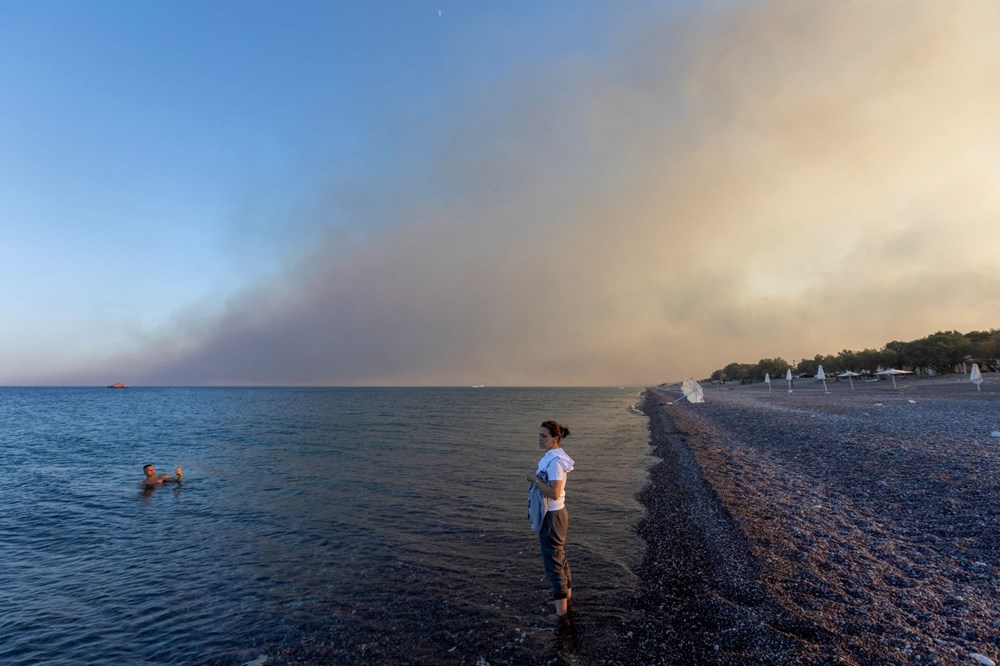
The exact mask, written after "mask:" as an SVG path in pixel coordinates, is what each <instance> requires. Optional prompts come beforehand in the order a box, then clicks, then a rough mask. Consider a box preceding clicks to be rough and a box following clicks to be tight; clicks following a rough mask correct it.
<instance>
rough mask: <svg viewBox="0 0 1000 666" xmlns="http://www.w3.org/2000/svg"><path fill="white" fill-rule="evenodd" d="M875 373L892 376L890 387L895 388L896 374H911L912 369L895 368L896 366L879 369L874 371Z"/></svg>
mask: <svg viewBox="0 0 1000 666" xmlns="http://www.w3.org/2000/svg"><path fill="white" fill-rule="evenodd" d="M875 374H876V375H888V376H890V377H892V388H896V375H912V374H913V371H912V370H897V369H896V368H889V369H887V370H879V371H878V372H876V373H875Z"/></svg>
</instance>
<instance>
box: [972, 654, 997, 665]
mask: <svg viewBox="0 0 1000 666" xmlns="http://www.w3.org/2000/svg"><path fill="white" fill-rule="evenodd" d="M969 657H970V658H972V659H974V660H976V661H978V662H979V663H980V664H982V665H983V666H997V663H996V662H995V661H993V660H992V659H990V658H989V657H987V656H986V655H985V654H979V653H978V652H970V653H969Z"/></svg>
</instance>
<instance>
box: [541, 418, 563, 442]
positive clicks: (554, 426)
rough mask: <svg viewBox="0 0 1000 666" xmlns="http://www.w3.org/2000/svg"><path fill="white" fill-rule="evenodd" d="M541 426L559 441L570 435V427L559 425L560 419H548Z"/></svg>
mask: <svg viewBox="0 0 1000 666" xmlns="http://www.w3.org/2000/svg"><path fill="white" fill-rule="evenodd" d="M541 427H542V428H545V429H546V430H548V431H549V435H551V436H552V437H554V438H555V440H556V441H557V442H558V441H561V440H564V439H566V438H567V437H569V428H567V427H566V426H561V425H559V422H558V421H546V422H545V423H543V424H542V425H541Z"/></svg>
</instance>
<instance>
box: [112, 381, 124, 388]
mask: <svg viewBox="0 0 1000 666" xmlns="http://www.w3.org/2000/svg"><path fill="white" fill-rule="evenodd" d="M108 388H128V384H122V383H121V382H115V383H114V384H111V385H110V386H108Z"/></svg>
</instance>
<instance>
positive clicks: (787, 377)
mask: <svg viewBox="0 0 1000 666" xmlns="http://www.w3.org/2000/svg"><path fill="white" fill-rule="evenodd" d="M785 381H786V382H788V392H789V393H791V392H792V369H791V368H788V370H785Z"/></svg>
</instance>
